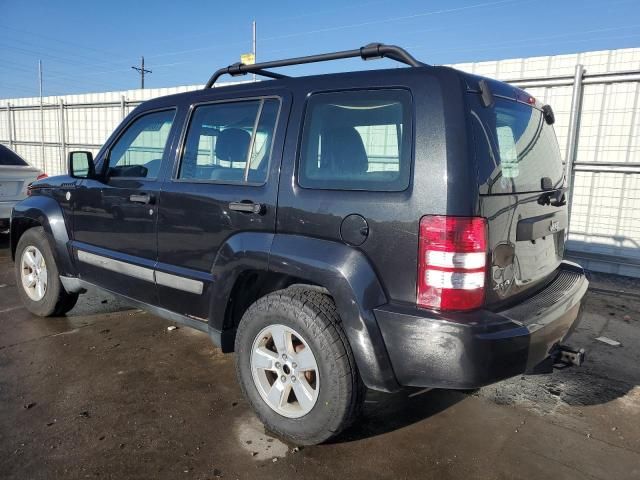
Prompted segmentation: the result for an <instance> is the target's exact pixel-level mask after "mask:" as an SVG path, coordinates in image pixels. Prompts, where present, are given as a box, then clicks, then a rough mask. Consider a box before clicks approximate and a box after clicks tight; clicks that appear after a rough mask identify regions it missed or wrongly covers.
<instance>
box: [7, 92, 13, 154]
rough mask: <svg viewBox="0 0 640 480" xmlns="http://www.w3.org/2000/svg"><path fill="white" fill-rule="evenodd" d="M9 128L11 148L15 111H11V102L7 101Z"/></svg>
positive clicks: (10, 144) (11, 145)
mask: <svg viewBox="0 0 640 480" xmlns="http://www.w3.org/2000/svg"><path fill="white" fill-rule="evenodd" d="M7 129H8V130H9V148H11V150H14V148H13V112H12V111H11V104H10V103H9V102H7Z"/></svg>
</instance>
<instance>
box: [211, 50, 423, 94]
mask: <svg viewBox="0 0 640 480" xmlns="http://www.w3.org/2000/svg"><path fill="white" fill-rule="evenodd" d="M355 57H360V58H362V59H363V60H373V59H377V58H384V57H386V58H390V59H392V60H395V61H397V62H400V63H405V64H407V65H410V66H412V67H423V66H425V65H426V64H425V63H422V62H419V61H418V60H416V59H415V58H414V57H413V56H412V55H411V54H410V53H409V52H407V51H406V50H404V49H403V48H400V47H397V46H395V45H385V44H383V43H370V44H369V45H365V46H364V47H360V48H356V49H355V50H343V51H341V52H333V53H321V54H318V55H309V56H307V57H296V58H286V59H283V60H273V61H271V62H262V63H254V64H253V65H245V64H244V63H234V64H233V65H229V66H228V67H224V68H221V69H220V70H218V71H216V73H214V74H213V75H212V76H211V78H210V79H209V81H208V82H207V84H206V85H205V87H204V88H211V87H212V86H213V84H214V83H216V81H217V80H218V79H219V78H220V77H221V76H223V75H231V76H232V77H237V76H240V75H246V74H247V73H255V74H256V75H260V76H263V77H267V78H274V79H278V78H288V77H287V76H286V75H281V74H279V73H274V72H270V71H269V70H266V69H268V68H277V67H286V66H289V65H302V64H305V63H316V62H328V61H330V60H340V59H343V58H355Z"/></svg>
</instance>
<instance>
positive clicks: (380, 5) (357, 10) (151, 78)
mask: <svg viewBox="0 0 640 480" xmlns="http://www.w3.org/2000/svg"><path fill="white" fill-rule="evenodd" d="M254 19H255V20H256V21H257V24H258V60H271V59H276V58H283V57H292V56H298V55H307V54H312V53H320V52H326V51H334V50H344V49H351V48H355V47H358V46H361V45H364V44H366V43H369V42H373V41H377V42H385V43H394V44H398V45H401V46H404V47H405V48H407V49H408V50H409V51H410V52H412V53H413V54H414V55H415V56H416V57H417V58H419V59H420V60H422V61H425V62H427V63H436V64H442V63H457V62H465V61H482V60H494V59H503V58H514V57H527V56H534V55H554V54H562V53H573V52H581V51H589V50H602V49H615V48H627V47H638V46H640V1H638V0H611V1H602V0H448V1H447V0H436V1H425V0H422V1H419V0H377V1H367V0H354V1H353V2H345V1H344V0H342V1H339V0H324V1H322V2H302V1H298V2H296V1H277V0H270V1H249V0H243V1H229V0H227V1H215V0H209V1H201V0H192V1H186V0H185V1H175V0H173V1H167V0H156V1H153V2H152V1H134V0H129V1H122V0H111V1H105V2H98V1H90V0H89V1H88V0H82V1H79V0H68V1H65V2H60V1H59V2H53V1H43V0H29V1H18V0H0V65H1V67H0V98H7V97H20V96H36V95H37V94H38V81H37V71H38V68H37V64H38V59H41V60H42V62H43V71H44V94H45V95H57V94H64V93H82V92H99V91H109V90H120V89H130V88H137V87H138V85H139V76H138V75H137V74H136V72H135V71H133V70H132V69H131V66H132V65H136V64H138V63H139V61H140V55H144V56H145V60H146V67H147V68H149V69H151V70H152V71H153V73H152V74H150V75H148V76H147V77H146V86H147V87H148V88H151V87H163V86H174V85H188V84H197V83H204V82H205V81H206V80H207V78H208V77H209V75H210V74H211V73H212V72H213V71H214V70H216V69H217V68H219V67H220V66H226V65H228V64H230V63H234V62H236V61H238V60H239V56H240V54H241V53H245V52H249V51H250V49H251V21H252V20H254ZM390 65H391V63H389V61H387V60H384V61H379V62H367V63H364V62H362V61H358V60H346V61H341V62H332V63H330V64H320V65H307V66H299V67H290V68H289V69H288V72H289V73H291V74H309V73H320V72H331V71H340V70H355V69H364V68H380V67H383V66H390Z"/></svg>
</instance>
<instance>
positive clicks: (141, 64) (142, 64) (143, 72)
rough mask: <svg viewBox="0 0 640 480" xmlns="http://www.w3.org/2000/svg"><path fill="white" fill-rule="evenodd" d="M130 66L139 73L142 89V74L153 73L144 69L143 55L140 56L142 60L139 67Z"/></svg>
mask: <svg viewBox="0 0 640 480" xmlns="http://www.w3.org/2000/svg"><path fill="white" fill-rule="evenodd" d="M131 68H133V69H134V70H135V71H136V72H139V73H140V88H142V89H143V90H144V74H145V73H153V72H152V71H151V70H146V69H145V68H144V56H143V57H142V61H141V62H140V66H139V67H131Z"/></svg>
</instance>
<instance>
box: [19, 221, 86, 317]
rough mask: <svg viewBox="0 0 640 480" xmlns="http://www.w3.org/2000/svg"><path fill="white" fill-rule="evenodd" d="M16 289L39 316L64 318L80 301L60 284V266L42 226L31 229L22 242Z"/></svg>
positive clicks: (27, 306)
mask: <svg viewBox="0 0 640 480" xmlns="http://www.w3.org/2000/svg"><path fill="white" fill-rule="evenodd" d="M15 275H16V286H17V288H18V294H19V295H20V298H21V300H22V303H23V304H24V306H25V307H26V308H27V310H29V311H30V312H31V313H33V314H35V315H38V316H39V317H51V316H60V315H64V314H65V313H67V312H68V311H69V310H71V309H72V308H73V307H74V306H75V304H76V302H77V301H78V294H77V293H68V292H67V291H66V290H65V289H64V287H63V286H62V282H60V275H59V272H58V266H57V265H56V262H55V258H54V256H53V252H52V251H51V247H50V245H49V241H48V240H47V237H46V233H45V231H44V229H43V228H42V227H34V228H30V229H29V230H27V231H26V232H25V233H24V234H23V235H22V236H21V237H20V240H19V241H18V246H17V248H16V262H15Z"/></svg>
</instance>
